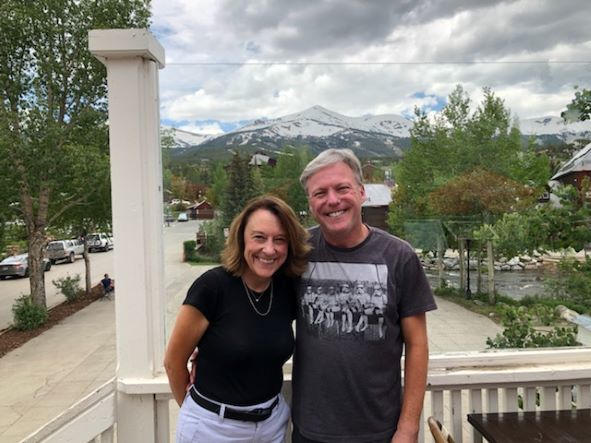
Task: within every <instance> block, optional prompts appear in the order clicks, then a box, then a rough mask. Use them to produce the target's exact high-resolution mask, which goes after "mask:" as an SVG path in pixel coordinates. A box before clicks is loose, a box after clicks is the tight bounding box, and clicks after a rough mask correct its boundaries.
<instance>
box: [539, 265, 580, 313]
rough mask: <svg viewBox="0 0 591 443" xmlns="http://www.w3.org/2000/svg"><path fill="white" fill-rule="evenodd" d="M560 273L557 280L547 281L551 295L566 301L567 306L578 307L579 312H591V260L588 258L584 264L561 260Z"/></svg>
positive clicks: (547, 288) (549, 279) (547, 287)
mask: <svg viewBox="0 0 591 443" xmlns="http://www.w3.org/2000/svg"><path fill="white" fill-rule="evenodd" d="M558 271H559V272H558V276H557V277H556V278H548V279H546V281H545V285H546V290H547V292H548V293H549V295H550V296H551V297H552V298H555V299H558V300H564V301H565V302H566V303H564V304H566V305H567V306H568V305H569V304H570V305H571V306H572V305H577V306H578V307H579V312H581V311H582V312H587V313H589V312H591V258H589V257H586V258H585V261H583V262H580V261H576V260H572V259H564V260H561V261H560V263H559V265H558ZM569 307H570V306H569ZM581 308H582V309H581ZM571 309H573V308H571Z"/></svg>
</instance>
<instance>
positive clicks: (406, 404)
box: [392, 313, 429, 443]
mask: <svg viewBox="0 0 591 443" xmlns="http://www.w3.org/2000/svg"><path fill="white" fill-rule="evenodd" d="M401 327H402V334H403V337H404V395H403V397H402V411H401V413H400V418H399V420H398V428H397V430H396V433H395V434H394V437H393V438H392V443H416V441H417V439H418V435H419V427H420V423H419V420H420V418H421V411H422V410H423V399H424V397H425V389H426V385H427V370H428V366H429V341H428V339H427V320H426V316H425V314H424V313H423V314H419V315H413V316H411V317H404V318H403V319H402V320H401Z"/></svg>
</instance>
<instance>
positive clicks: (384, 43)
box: [152, 0, 591, 124]
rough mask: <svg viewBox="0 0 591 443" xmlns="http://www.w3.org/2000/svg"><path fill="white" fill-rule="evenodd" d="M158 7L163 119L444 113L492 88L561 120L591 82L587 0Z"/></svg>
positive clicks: (157, 3)
mask: <svg viewBox="0 0 591 443" xmlns="http://www.w3.org/2000/svg"><path fill="white" fill-rule="evenodd" d="M152 4H153V23H154V26H153V31H154V32H155V34H156V36H157V37H158V38H159V40H160V41H161V43H162V44H163V45H164V47H165V49H166V53H167V63H168V66H167V68H166V69H165V70H164V71H162V72H161V76H160V78H161V101H162V116H163V118H166V119H170V120H173V121H182V122H184V123H186V124H190V123H187V122H195V121H199V120H221V121H240V120H250V119H254V118H258V117H279V116H281V115H285V114H289V113H293V112H298V111H301V110H303V109H305V108H307V107H310V106H313V105H322V106H325V107H327V108H329V109H332V110H334V111H336V112H340V113H343V114H346V115H351V116H359V115H363V114H368V113H372V114H377V113H380V114H381V113H396V114H408V113H411V112H412V109H413V108H414V106H421V107H425V108H426V109H431V108H433V107H437V106H438V105H439V104H440V100H441V99H443V98H445V97H446V96H447V95H448V94H449V93H450V92H451V91H452V90H453V88H454V87H455V85H456V84H462V86H463V87H464V89H465V90H466V91H467V92H468V93H470V94H471V96H472V99H473V100H474V101H478V99H479V97H480V91H481V89H482V87H483V86H490V87H491V88H492V89H493V91H494V92H495V93H496V94H497V95H498V96H500V97H501V98H503V99H504V100H505V103H506V104H507V106H508V107H509V108H510V109H511V110H512V111H513V112H514V113H515V114H517V115H519V117H520V118H522V119H523V118H530V117H537V116H542V115H548V114H552V115H557V114H558V113H559V112H560V111H561V110H563V109H564V108H565V106H566V104H567V103H568V102H570V100H571V99H572V97H573V95H574V92H573V87H574V85H579V86H582V87H590V79H591V75H590V74H591V63H590V62H589V55H588V54H589V53H591V32H590V31H589V27H588V23H587V22H588V17H589V13H590V12H591V3H589V2H588V1H586V0H571V1H570V2H568V7H567V6H566V5H565V4H563V3H560V2H555V1H553V0H538V1H532V0H519V1H505V2H498V1H492V0H491V1H481V2H470V1H466V0H442V1H440V2H426V1H416V2H392V1H390V0H373V1H372V2H359V1H356V0H339V1H333V0H314V1H313V0H301V1H299V2H293V1H289V0H273V1H263V0H261V1H246V0H231V1H230V0H217V1H216V0H166V1H164V0H153V2H152ZM269 61H271V62H289V63H279V64H264V63H263V62H269ZM306 62H312V63H306ZM377 62H385V63H384V64H379V63H377ZM546 62H548V63H546ZM573 62H575V63H573ZM584 62H587V63H584ZM245 63H246V64H245ZM417 97H422V98H417Z"/></svg>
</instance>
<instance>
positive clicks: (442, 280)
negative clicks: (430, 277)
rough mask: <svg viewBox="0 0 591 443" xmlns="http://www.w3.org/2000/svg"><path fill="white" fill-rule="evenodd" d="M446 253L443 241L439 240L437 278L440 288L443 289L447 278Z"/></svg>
mask: <svg viewBox="0 0 591 443" xmlns="http://www.w3.org/2000/svg"><path fill="white" fill-rule="evenodd" d="M444 255H445V251H444V249H443V240H442V239H441V238H438V239H437V276H438V281H439V287H440V288H442V287H443V285H444V283H445V277H444V275H443V256H444Z"/></svg>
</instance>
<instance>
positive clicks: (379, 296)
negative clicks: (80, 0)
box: [292, 228, 437, 443]
mask: <svg viewBox="0 0 591 443" xmlns="http://www.w3.org/2000/svg"><path fill="white" fill-rule="evenodd" d="M310 233H311V239H310V242H311V244H312V247H313V250H312V252H311V255H310V262H309V264H308V269H307V270H306V272H305V273H304V275H303V276H302V279H301V286H300V291H299V294H298V314H297V323H296V324H297V329H296V351H295V354H294V371H293V406H292V418H293V421H294V423H295V425H296V426H297V427H298V430H299V432H300V433H301V434H302V435H303V436H304V437H306V438H308V439H312V440H318V441H326V442H348V443H358V442H371V441H375V440H380V439H384V438H388V437H390V436H392V435H393V433H394V431H395V429H396V424H397V422H398V416H399V415H400V408H401V397H402V394H401V368H400V358H401V356H402V350H403V338H402V335H401V329H400V319H401V318H403V317H408V316H412V315H416V314H421V313H424V312H426V311H430V310H433V309H436V308H437V306H436V305H435V301H434V299H433V295H432V292H431V288H430V286H429V283H428V281H427V278H426V276H425V273H424V271H423V268H422V266H421V263H420V261H419V259H418V257H417V256H416V254H415V252H414V250H413V249H412V248H411V247H410V245H408V244H407V243H406V242H404V241H403V240H400V239H399V238H396V237H394V236H392V235H390V234H388V233H386V232H384V231H381V230H379V229H376V228H370V234H369V235H368V237H367V238H366V239H365V240H364V241H363V242H362V243H361V244H359V245H357V246H356V247H354V248H351V249H339V248H335V247H332V246H330V245H329V244H327V243H326V242H325V241H324V238H323V236H322V235H321V233H320V230H319V229H318V228H314V229H312V230H311V232H310Z"/></svg>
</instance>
